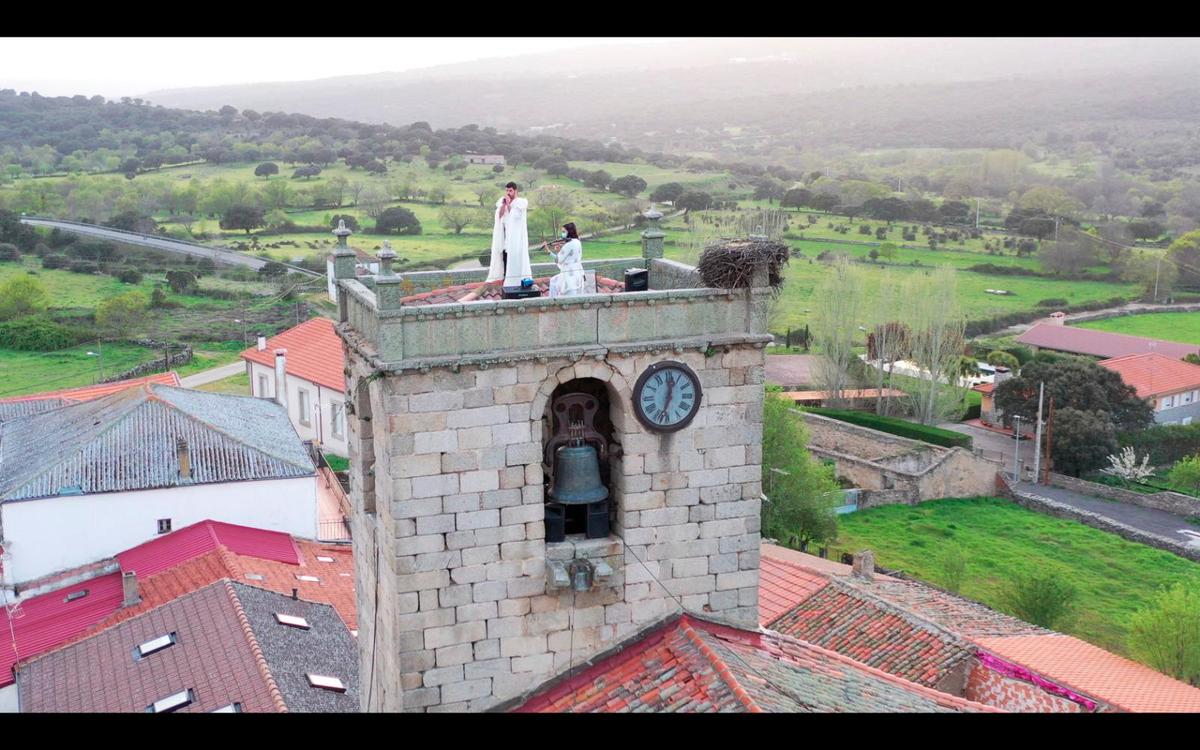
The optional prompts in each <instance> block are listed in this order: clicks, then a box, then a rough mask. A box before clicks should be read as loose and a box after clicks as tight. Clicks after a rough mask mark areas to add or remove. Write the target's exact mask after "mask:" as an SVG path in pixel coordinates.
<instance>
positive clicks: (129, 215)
mask: <svg viewBox="0 0 1200 750" xmlns="http://www.w3.org/2000/svg"><path fill="white" fill-rule="evenodd" d="M104 226H106V227H111V228H113V229H121V230H124V231H126V232H138V233H140V234H154V230H155V229H156V228H157V227H158V222H156V221H155V220H154V219H153V218H151V217H149V216H146V215H145V214H142V213H139V212H137V211H122V212H121V213H119V214H117V215H115V216H113V217H112V218H111V219H109V220H108V221H106V222H104Z"/></svg>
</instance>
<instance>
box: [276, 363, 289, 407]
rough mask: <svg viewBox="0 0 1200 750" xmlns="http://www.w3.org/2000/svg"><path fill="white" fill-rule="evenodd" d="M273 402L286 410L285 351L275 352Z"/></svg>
mask: <svg viewBox="0 0 1200 750" xmlns="http://www.w3.org/2000/svg"><path fill="white" fill-rule="evenodd" d="M275 402H276V403H277V404H279V405H281V406H282V407H283V408H284V409H285V410H286V409H287V349H276V350H275Z"/></svg>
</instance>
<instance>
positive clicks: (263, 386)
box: [258, 375, 271, 398]
mask: <svg viewBox="0 0 1200 750" xmlns="http://www.w3.org/2000/svg"><path fill="white" fill-rule="evenodd" d="M268 382H269V381H268V380H267V376H266V375H259V376H258V396H259V397H260V398H270V397H271V394H270V393H268V392H267V383H268Z"/></svg>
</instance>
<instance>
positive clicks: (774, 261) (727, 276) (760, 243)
mask: <svg viewBox="0 0 1200 750" xmlns="http://www.w3.org/2000/svg"><path fill="white" fill-rule="evenodd" d="M788 255H789V253H788V246H787V245H785V244H783V243H782V242H775V241H773V240H763V239H751V240H732V241H722V242H720V243H717V244H713V245H709V246H708V247H707V248H705V249H704V252H703V253H702V254H701V255H700V262H699V263H698V264H697V266H696V270H697V272H699V274H700V280H701V281H703V282H704V284H705V286H708V287H712V288H714V289H745V288H747V287H749V286H751V282H752V280H753V278H754V269H756V268H758V267H760V266H764V265H765V266H766V267H767V281H768V284H769V285H770V287H771V288H772V289H778V288H779V287H780V286H782V285H783V273H782V267H783V265H784V264H785V263H787V262H788Z"/></svg>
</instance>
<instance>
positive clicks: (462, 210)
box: [438, 205, 476, 234]
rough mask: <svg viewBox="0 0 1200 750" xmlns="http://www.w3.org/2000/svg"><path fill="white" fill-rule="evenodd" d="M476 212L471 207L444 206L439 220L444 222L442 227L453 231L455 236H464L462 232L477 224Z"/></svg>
mask: <svg viewBox="0 0 1200 750" xmlns="http://www.w3.org/2000/svg"><path fill="white" fill-rule="evenodd" d="M475 214H476V212H475V211H474V210H473V209H471V208H470V207H469V206H459V205H451V206H443V207H442V210H441V211H439V212H438V219H439V220H440V221H441V222H442V226H444V227H446V228H447V229H450V230H453V231H454V233H455V234H462V230H463V229H465V228H466V227H467V226H468V225H470V224H473V223H475V219H476V216H475Z"/></svg>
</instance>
